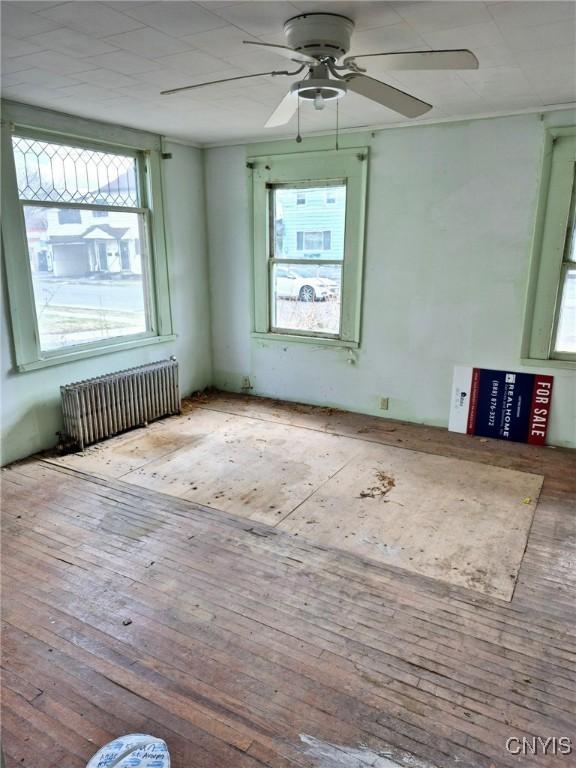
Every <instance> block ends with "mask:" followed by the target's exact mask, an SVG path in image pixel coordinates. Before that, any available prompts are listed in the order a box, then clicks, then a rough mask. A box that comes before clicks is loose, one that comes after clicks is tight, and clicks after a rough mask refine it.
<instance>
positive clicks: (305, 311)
mask: <svg viewBox="0 0 576 768" xmlns="http://www.w3.org/2000/svg"><path fill="white" fill-rule="evenodd" d="M341 287H342V267H341V266H340V265H339V264H326V265H324V266H322V265H321V264H310V265H307V264H291V265H289V266H283V265H278V264H274V265H273V267H272V302H271V306H272V328H273V329H274V330H288V331H308V332H311V333H322V334H330V335H335V336H337V335H338V334H339V332H340V302H341Z"/></svg>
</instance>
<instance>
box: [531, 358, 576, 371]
mask: <svg viewBox="0 0 576 768" xmlns="http://www.w3.org/2000/svg"><path fill="white" fill-rule="evenodd" d="M520 362H521V363H522V365H529V366H530V367H531V368H566V369H568V370H576V360H557V359H556V358H548V359H546V360H538V359H536V358H531V357H523V358H522V359H521V360H520Z"/></svg>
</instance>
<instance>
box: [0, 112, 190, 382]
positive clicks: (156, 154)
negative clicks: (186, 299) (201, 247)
mask: <svg viewBox="0 0 576 768" xmlns="http://www.w3.org/2000/svg"><path fill="white" fill-rule="evenodd" d="M3 111H4V121H3V123H2V136H1V142H2V169H1V173H2V203H3V209H4V216H3V218H2V252H3V256H4V262H5V266H6V284H7V289H8V298H9V307H10V314H11V321H12V339H13V346H14V356H15V363H16V370H17V371H20V372H24V371H29V370H35V369H38V368H42V367H46V366H52V365H59V364H62V363H67V362H71V361H74V360H77V359H82V358H85V357H94V356H99V355H102V354H106V353H109V352H115V351H119V350H122V349H131V348H133V347H138V346H144V345H147V344H154V343H161V342H165V341H171V340H173V339H174V338H175V337H174V334H173V325H172V312H171V307H170V292H169V280H168V263H167V253H166V241H165V231H164V212H163V201H162V178H161V174H162V169H161V163H162V153H161V140H160V137H156V136H154V135H152V134H150V135H148V134H144V133H142V134H140V133H139V132H137V131H132V130H131V129H120V128H118V127H113V126H109V127H108V128H109V130H108V131H106V128H105V127H104V126H102V125H101V124H98V123H93V122H92V121H88V120H83V119H81V118H79V119H72V118H69V117H68V116H66V115H59V114H58V113H53V112H49V111H47V110H41V109H35V108H33V107H27V106H26V105H17V104H11V103H9V102H6V103H3ZM70 121H72V122H70ZM32 123H34V124H32ZM43 124H44V125H43ZM79 124H80V125H79ZM39 126H40V127H39ZM44 126H46V127H44ZM78 127H80V130H81V135H79V132H78ZM83 129H84V130H83ZM104 132H106V133H107V134H112V135H113V138H114V142H110V141H107V140H106V141H103V140H101V139H100V138H99V137H98V136H99V135H101V134H103V133H104ZM95 134H96V135H95ZM13 135H18V136H23V137H26V138H31V139H38V140H40V141H52V142H54V143H59V144H64V145H66V146H77V147H86V148H89V149H94V150H98V151H104V152H113V153H117V154H121V155H129V156H133V157H135V158H136V162H137V164H138V183H139V192H140V203H139V206H140V207H139V208H137V209H136V208H129V207H126V206H110V205H95V204H86V203H68V202H57V203H54V202H51V201H42V202H41V203H39V205H40V206H41V207H55V208H71V209H72V208H81V209H91V210H106V211H109V210H112V209H114V208H116V209H117V210H122V211H127V210H128V211H130V212H139V213H142V214H143V220H144V226H145V228H146V232H147V239H148V254H147V259H148V264H147V275H146V280H145V302H146V309H147V324H148V329H147V331H146V332H143V333H141V334H132V335H129V336H119V337H114V338H110V339H103V340H97V341H92V342H87V343H83V344H77V345H73V346H68V347H62V348H60V349H55V350H50V351H42V350H41V347H40V338H39V332H38V322H37V317H36V305H35V300H34V290H33V282H32V270H31V268H30V260H29V256H28V243H27V236H26V226H25V222H24V205H26V204H28V205H34V203H35V202H36V201H29V202H28V203H26V202H23V201H22V200H20V196H19V193H18V185H17V178H16V167H15V161H14V153H13V148H12V136H13ZM133 139H135V141H132V140H133ZM23 264H24V265H25V268H24V269H22V265H23Z"/></svg>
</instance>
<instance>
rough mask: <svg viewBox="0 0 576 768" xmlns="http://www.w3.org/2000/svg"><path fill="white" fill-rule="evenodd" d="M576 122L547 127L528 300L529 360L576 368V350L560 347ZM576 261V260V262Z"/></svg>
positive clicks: (575, 185)
mask: <svg viewBox="0 0 576 768" xmlns="http://www.w3.org/2000/svg"><path fill="white" fill-rule="evenodd" d="M575 169H576V127H573V126H570V127H562V128H551V129H549V130H548V131H547V132H546V136H545V144H544V158H543V164H542V175H541V182H540V191H539V198H538V206H537V213H536V225H535V232H534V240H533V247H532V268H531V278H530V284H529V290H528V301H527V305H526V314H525V324H524V338H523V343H522V358H523V362H525V363H526V364H528V365H535V364H537V365H549V366H558V367H567V368H572V367H576V353H571V352H556V351H555V349H554V346H555V342H556V333H557V325H558V317H559V312H560V305H561V301H562V292H563V289H564V282H565V280H564V275H565V272H566V270H567V268H568V267H567V266H566V257H565V246H566V237H567V234H568V227H569V224H570V217H571V207H572V206H573V205H574V196H575V195H576V182H575V175H574V174H575ZM575 266H576V263H575Z"/></svg>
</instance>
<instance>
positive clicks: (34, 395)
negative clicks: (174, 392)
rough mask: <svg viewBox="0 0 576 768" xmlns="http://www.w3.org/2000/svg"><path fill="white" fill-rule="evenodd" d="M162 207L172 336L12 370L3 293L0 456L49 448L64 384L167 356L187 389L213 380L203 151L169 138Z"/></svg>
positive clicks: (58, 419) (58, 423)
mask: <svg viewBox="0 0 576 768" xmlns="http://www.w3.org/2000/svg"><path fill="white" fill-rule="evenodd" d="M166 151H168V152H171V153H172V159H171V160H166V161H165V162H164V167H163V170H164V207H165V215H166V232H167V241H168V259H169V266H170V284H171V300H172V312H173V319H174V327H175V332H176V334H177V335H178V338H177V339H176V341H174V342H170V343H166V344H156V345H153V346H149V347H141V348H138V349H132V350H129V351H126V352H116V353H112V354H107V355H102V356H101V357H94V358H89V359H85V360H79V361H77V362H75V363H71V364H66V365H57V366H54V367H50V368H44V369H42V370H38V371H30V372H27V373H14V372H13V353H12V344H11V336H10V330H9V329H10V326H9V323H10V321H9V319H8V314H9V313H8V311H7V301H6V296H5V291H4V292H3V298H2V304H3V308H2V319H1V325H2V328H1V337H0V343H1V346H2V358H1V359H2V371H1V394H2V463H8V462H10V461H14V460H15V459H18V458H21V457H23V456H27V455H29V454H31V453H34V452H35V451H39V450H42V449H44V448H49V447H51V446H52V445H54V444H55V442H56V436H55V432H56V431H57V430H58V429H60V428H61V417H60V390H59V387H60V385H61V384H67V383H69V382H71V381H77V380H79V379H84V378H89V377H91V376H97V375H100V374H103V373H106V372H108V371H116V370H119V369H120V368H127V367H130V366H132V365H140V364H141V363H146V362H149V361H152V360H158V359H160V358H165V357H168V356H170V355H176V357H177V358H178V360H179V362H180V386H181V390H182V393H183V394H188V393H190V392H192V391H194V390H197V389H202V388H204V387H206V386H207V385H208V384H210V383H211V381H212V366H211V351H210V333H209V316H210V309H209V303H208V290H207V285H208V264H207V244H206V232H205V208H204V179H203V158H202V151H201V150H198V149H194V148H191V147H185V146H183V145H180V144H175V143H174V144H168V145H167V147H166Z"/></svg>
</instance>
